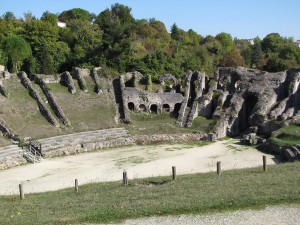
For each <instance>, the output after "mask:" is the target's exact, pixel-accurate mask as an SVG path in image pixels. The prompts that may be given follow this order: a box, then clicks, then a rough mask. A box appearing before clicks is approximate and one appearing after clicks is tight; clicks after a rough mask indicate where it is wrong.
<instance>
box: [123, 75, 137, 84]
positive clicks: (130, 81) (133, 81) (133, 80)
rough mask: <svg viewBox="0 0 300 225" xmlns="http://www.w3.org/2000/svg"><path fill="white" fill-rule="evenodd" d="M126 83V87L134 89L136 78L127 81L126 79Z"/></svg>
mask: <svg viewBox="0 0 300 225" xmlns="http://www.w3.org/2000/svg"><path fill="white" fill-rule="evenodd" d="M124 81H125V87H134V86H135V85H134V83H135V77H134V76H132V77H131V78H130V79H126V78H124Z"/></svg>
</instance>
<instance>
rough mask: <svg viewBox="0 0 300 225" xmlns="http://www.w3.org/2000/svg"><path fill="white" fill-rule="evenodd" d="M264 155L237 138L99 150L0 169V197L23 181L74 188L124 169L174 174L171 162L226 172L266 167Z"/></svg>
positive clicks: (30, 186)
mask: <svg viewBox="0 0 300 225" xmlns="http://www.w3.org/2000/svg"><path fill="white" fill-rule="evenodd" d="M262 155H263V153H261V152H259V151H257V150H256V149H254V148H252V147H247V146H240V145H238V144H236V143H235V140H226V141H218V142H215V143H213V144H210V145H207V146H203V147H193V146H190V145H186V144H175V145H156V146H131V147H123V148H115V149H108V150H101V151H98V152H92V153H84V154H79V155H73V156H65V157H60V158H52V159H43V160H42V162H41V163H37V164H28V165H26V166H20V167H15V168H12V169H8V170H4V171H0V180H1V185H0V195H9V194H18V185H19V184H20V183H23V186H24V191H25V193H33V192H45V191H49V190H58V189H62V188H68V187H73V186H74V180H75V179H78V181H79V185H80V184H85V183H91V182H100V181H115V180H121V179H122V173H123V171H124V170H126V171H127V172H128V177H129V179H132V178H143V177H152V176H159V175H170V174H171V167H172V166H176V169H177V174H187V173H198V172H208V171H215V170H216V162H217V161H221V162H222V170H228V169H236V168H246V167H257V166H261V165H262ZM267 163H268V164H275V159H274V156H272V155H267Z"/></svg>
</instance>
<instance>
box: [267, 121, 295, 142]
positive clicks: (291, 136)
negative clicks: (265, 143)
mask: <svg viewBox="0 0 300 225" xmlns="http://www.w3.org/2000/svg"><path fill="white" fill-rule="evenodd" d="M270 140H271V142H272V143H274V144H276V145H279V146H291V145H295V144H300V124H292V125H289V126H287V127H283V128H281V129H279V130H277V131H275V132H274V133H273V134H272V137H271V138H270Z"/></svg>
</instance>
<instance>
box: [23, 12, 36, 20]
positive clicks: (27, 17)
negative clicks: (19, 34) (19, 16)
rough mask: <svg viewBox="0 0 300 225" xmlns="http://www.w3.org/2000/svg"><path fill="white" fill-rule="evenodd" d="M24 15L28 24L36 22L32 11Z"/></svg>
mask: <svg viewBox="0 0 300 225" xmlns="http://www.w3.org/2000/svg"><path fill="white" fill-rule="evenodd" d="M23 15H24V20H25V21H26V22H29V21H31V20H35V19H36V18H35V16H34V15H32V12H30V11H28V12H25V13H23Z"/></svg>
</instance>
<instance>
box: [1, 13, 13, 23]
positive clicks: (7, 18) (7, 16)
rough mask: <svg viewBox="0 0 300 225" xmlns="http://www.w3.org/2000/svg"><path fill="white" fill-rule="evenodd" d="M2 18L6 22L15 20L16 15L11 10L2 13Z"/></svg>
mask: <svg viewBox="0 0 300 225" xmlns="http://www.w3.org/2000/svg"><path fill="white" fill-rule="evenodd" d="M2 18H3V19H4V20H5V21H6V22H13V21H14V20H16V17H15V15H14V13H13V12H6V13H4V14H3V16H2Z"/></svg>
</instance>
